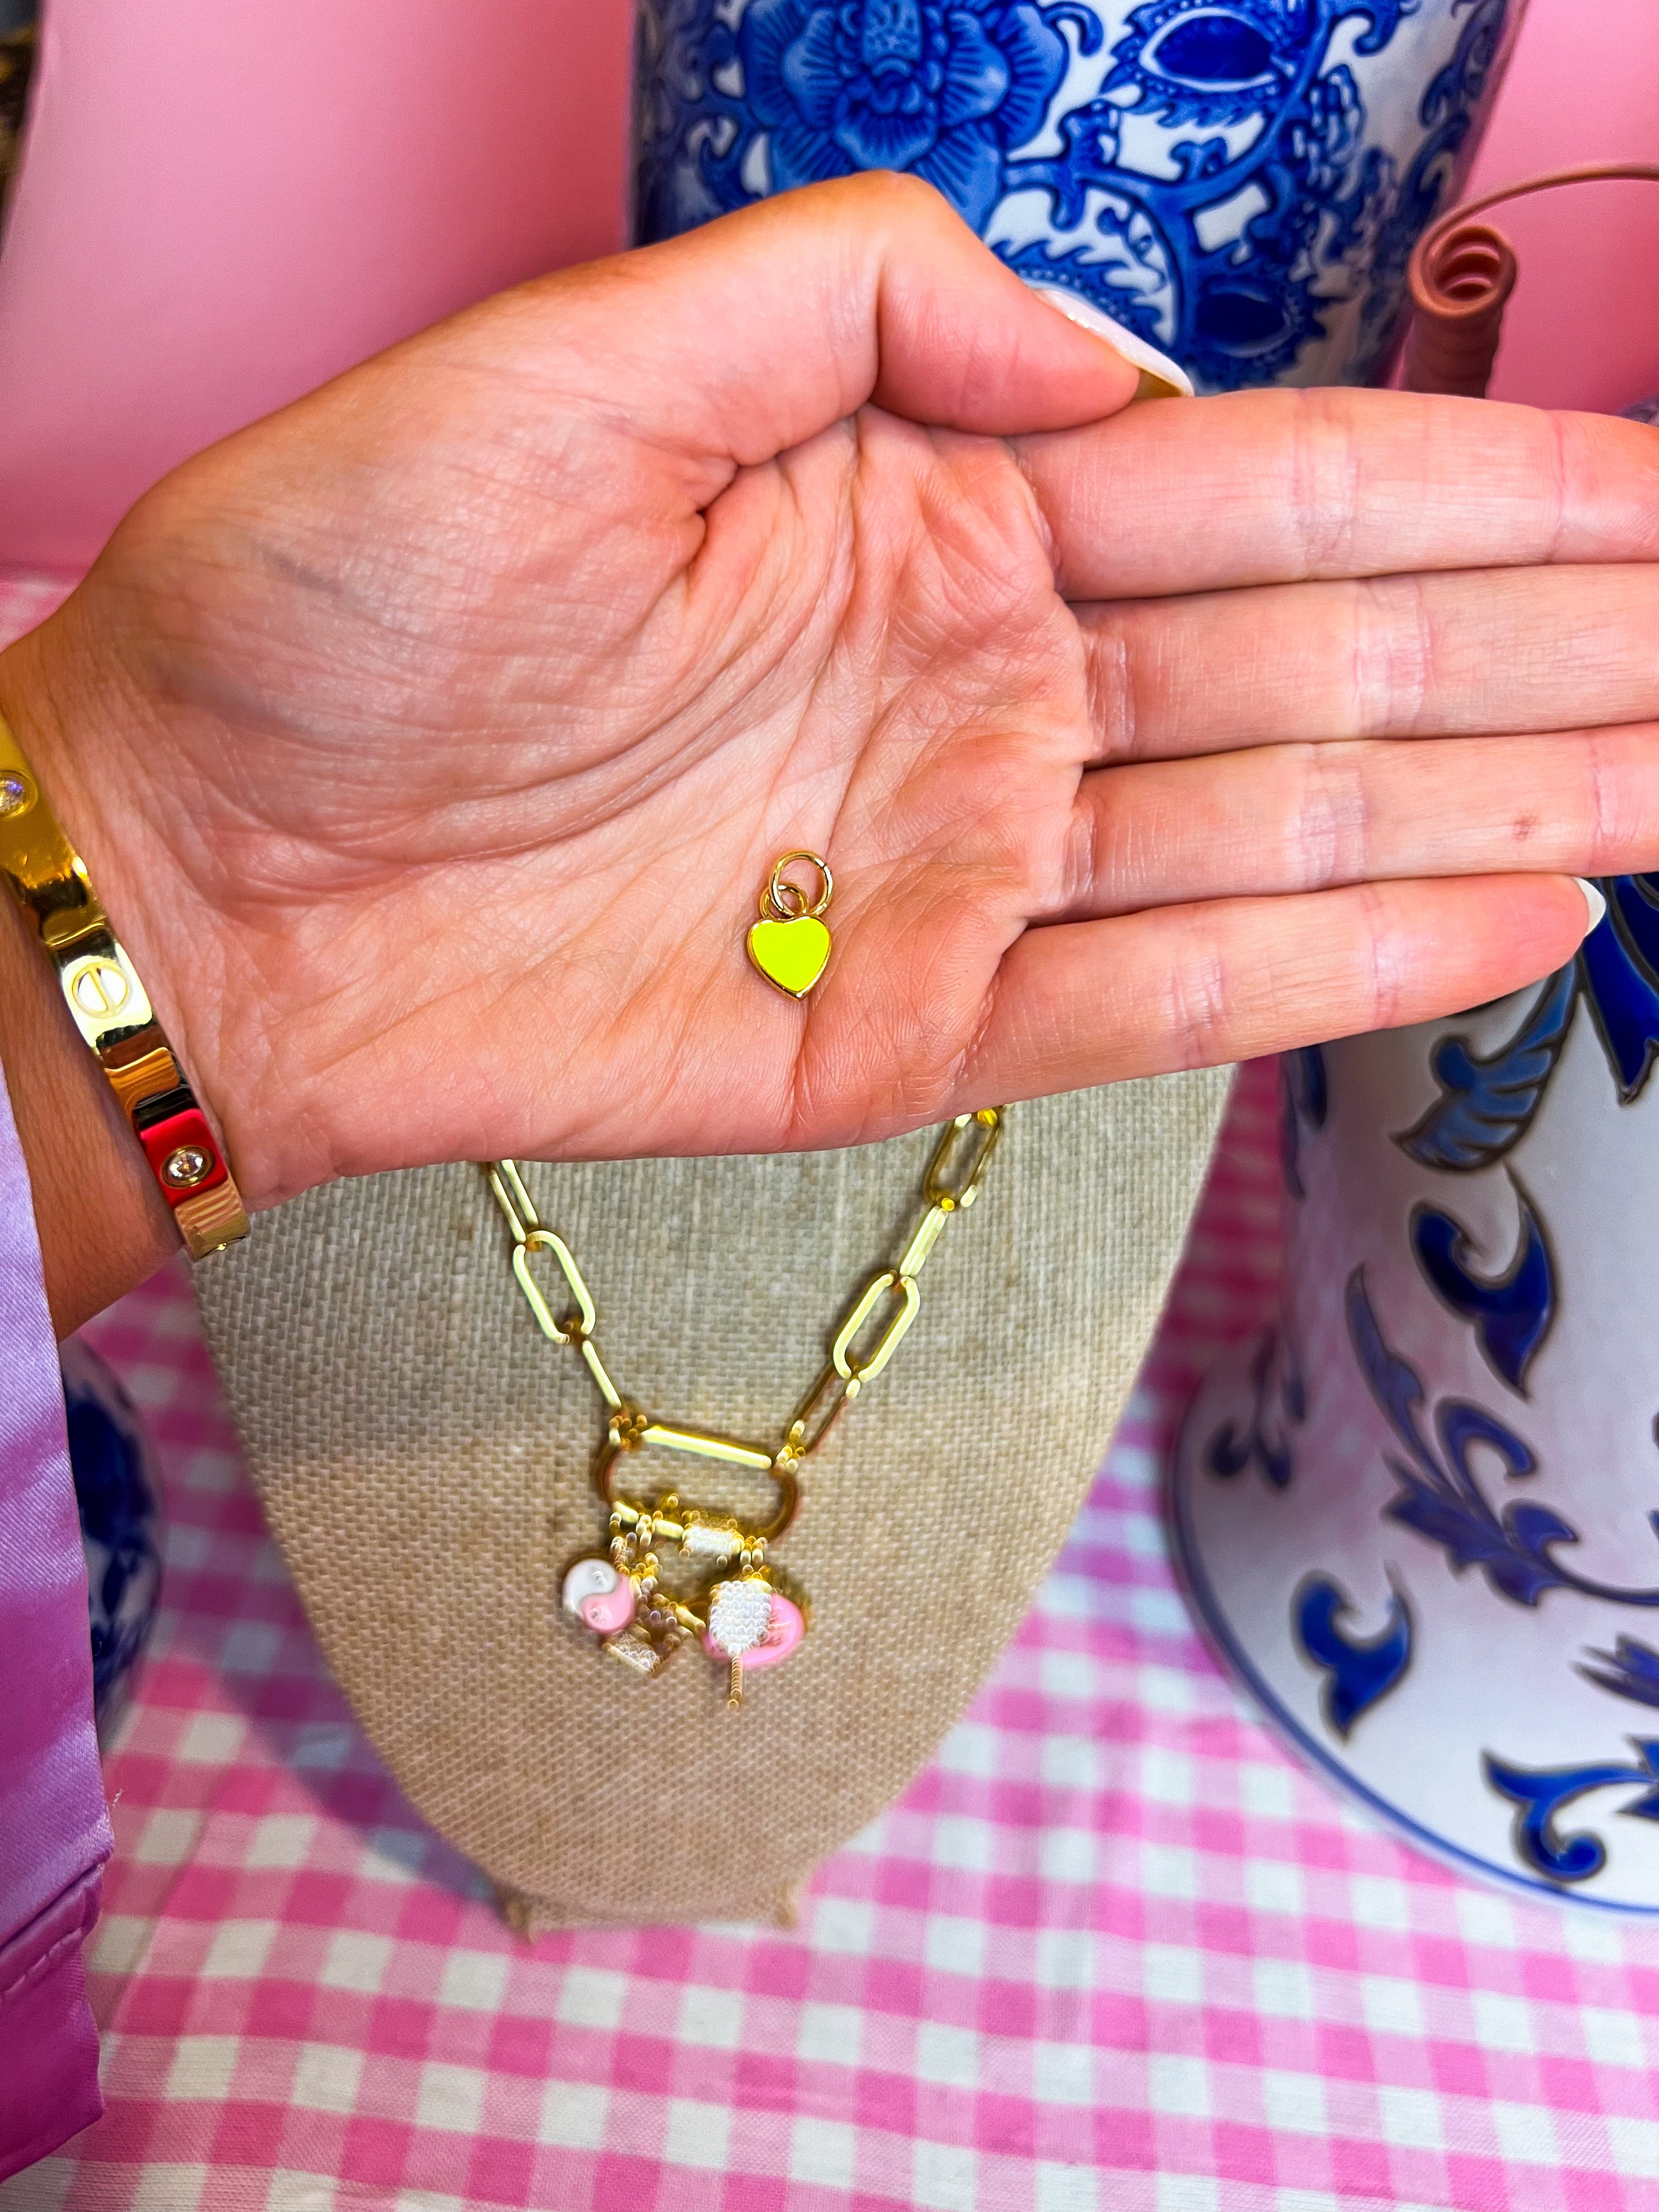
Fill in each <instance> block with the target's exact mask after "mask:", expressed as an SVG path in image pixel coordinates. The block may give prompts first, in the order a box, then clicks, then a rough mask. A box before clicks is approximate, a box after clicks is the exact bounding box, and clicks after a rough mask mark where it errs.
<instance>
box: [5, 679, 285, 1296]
mask: <svg viewBox="0 0 1659 2212" xmlns="http://www.w3.org/2000/svg"><path fill="white" fill-rule="evenodd" d="M0 873H3V874H4V876H5V878H6V880H7V881H8V882H9V884H10V885H11V887H12V890H14V891H15V894H16V896H17V903H18V905H19V906H20V907H21V908H22V910H23V913H24V915H25V916H26V917H27V920H28V921H30V922H31V923H32V924H33V927H34V930H35V933H36V934H37V935H38V936H39V938H40V943H41V945H42V946H43V948H44V949H45V951H46V957H47V958H48V959H49V960H50V961H51V962H52V966H53V967H54V968H55V969H57V971H58V983H59V985H60V987H61V988H62V990H63V994H64V1004H65V1005H66V1006H68V1008H69V1010H70V1017H71V1018H72V1019H73V1021H74V1023H75V1026H76V1029H78V1030H80V1032H81V1035H82V1036H83V1037H84V1038H85V1039H86V1042H87V1043H88V1045H89V1046H90V1048H91V1049H92V1051H93V1053H94V1054H95V1055H96V1057H97V1060H98V1062H99V1065H100V1066H101V1067H102V1069H103V1071H104V1073H105V1074H106V1076H107V1077H108V1078H109V1082H110V1087H111V1089H112V1091H114V1093H115V1095H116V1097H117V1098H118V1099H119V1101H120V1103H121V1110H122V1112H123V1113H124V1114H125V1115H126V1117H127V1120H128V1121H129V1122H130V1123H131V1127H132V1133H133V1134H134V1136H136V1137H137V1139H138V1143H139V1146H140V1147H141V1149H142V1150H143V1154H144V1158H145V1159H146V1160H147V1161H148V1163H149V1170H150V1173H151V1174H152V1175H153V1176H155V1182H156V1187H157V1188H158V1189H159V1190H160V1191H161V1195H162V1197H163V1198H164V1199H166V1200H167V1205H168V1206H170V1207H171V1209H172V1212H173V1219H174V1220H175V1221H176V1222H177V1223H178V1225H179V1235H180V1236H181V1237H183V1238H184V1240H185V1249H186V1250H187V1251H188V1252H189V1254H190V1256H191V1259H192V1260H203V1259H205V1258H206V1257H207V1255H208V1254H209V1253H210V1252H220V1251H222V1250H223V1249H224V1248H225V1246H226V1245H227V1244H234V1243H235V1242H236V1241H237V1239H238V1238H239V1237H246V1235H247V1213H246V1209H245V1208H244V1206H243V1205H242V1197H241V1193H240V1191H239V1190H238V1189H237V1188H236V1184H235V1181H234V1178H233V1176H232V1175H231V1172H230V1166H229V1163H228V1161H227V1160H226V1158H225V1155H224V1150H223V1147H222V1146H221V1144H220V1142H219V1139H217V1137H216V1136H215V1134H214V1133H213V1131H212V1129H211V1128H210V1127H209V1126H208V1120H207V1116H206V1115H204V1113H203V1111H202V1109H201V1106H200V1104H199V1103H198V1102H197V1097H196V1094H195V1092H194V1091H192V1090H191V1087H190V1084H189V1082H188V1080H187V1079H186V1078H185V1074H184V1072H183V1070H182V1069H181V1068H180V1067H179V1062H178V1060H176V1059H175V1058H174V1056H173V1048H172V1046H171V1045H170V1044H169V1043H168V1042H167V1036H166V1035H165V1033H164V1032H163V1030H162V1028H161V1024H160V1023H159V1022H158V1021H157V1020H156V1018H155V1013H154V1012H153V1010H152V1009H151V1006H150V1003H149V994H148V993H147V992H146V990H145V989H144V987H143V983H141V982H140V981H139V980H138V973H137V969H135V968H134V966H133V964H132V963H131V960H130V959H129V958H128V957H127V954H126V952H125V949H124V947H123V946H122V945H121V944H120V941H119V940H118V938H117V937H116V935H115V933H114V931H113V930H112V928H111V927H110V926H109V916H108V915H106V913H105V912H104V909H103V908H102V906H101V905H100V903H99V901H98V896H97V893H96V892H95V891H94V890H93V888H92V884H91V883H90V881H89V880H88V875H87V870H86V863H85V862H84V861H83V860H82V858H81V856H80V854H78V853H77V852H76V849H75V848H74V847H73V846H72V845H71V844H70V842H69V839H68V838H67V837H66V836H64V833H63V830H62V829H60V828H59V827H58V822H57V819H56V817H54V816H53V814H52V809H51V807H50V806H48V805H47V804H46V799H45V798H44V796H43V795H42V793H41V790H40V785H39V783H38V782H37V781H35V777H34V772H33V769H31V768H30V766H29V764H28V763H27V761H26V760H25V759H24V758H23V756H22V754H21V751H20V750H18V745H17V740H16V739H15V738H14V737H13V735H12V733H11V731H10V729H9V727H8V726H7V724H6V721H5V720H4V718H3V716H0Z"/></svg>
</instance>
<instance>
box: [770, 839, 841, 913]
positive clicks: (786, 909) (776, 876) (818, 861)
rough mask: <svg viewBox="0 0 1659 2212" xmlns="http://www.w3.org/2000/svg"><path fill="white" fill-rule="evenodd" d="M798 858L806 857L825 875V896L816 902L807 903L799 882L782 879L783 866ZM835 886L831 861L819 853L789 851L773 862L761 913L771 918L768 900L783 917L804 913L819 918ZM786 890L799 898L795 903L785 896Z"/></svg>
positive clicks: (772, 907)
mask: <svg viewBox="0 0 1659 2212" xmlns="http://www.w3.org/2000/svg"><path fill="white" fill-rule="evenodd" d="M797 860H804V861H805V863H806V865H807V866H808V867H809V868H816V869H817V872H818V873H819V875H820V876H821V877H822V878H823V896H821V897H820V898H819V899H818V901H817V904H816V905H813V906H808V905H807V903H806V894H805V891H804V890H801V888H800V886H799V884H787V883H785V882H784V880H783V872H784V870H785V869H786V868H787V867H789V866H793V863H794V862H795V861H797ZM835 888H836V879H835V878H834V877H833V876H832V875H831V874H830V872H829V862H828V861H827V860H824V859H823V858H822V857H821V856H820V855H819V854H817V853H807V852H799V853H786V854H784V855H783V857H782V858H781V860H775V861H774V862H773V863H772V872H771V874H770V875H769V877H768V878H767V879H766V890H765V891H764V893H763V896H762V900H761V913H762V917H763V919H766V918H768V917H767V907H768V904H770V907H771V913H772V915H774V916H775V917H776V919H778V920H779V921H799V919H800V917H801V915H804V914H810V915H811V916H812V917H813V919H814V920H815V921H816V920H817V917H818V916H819V915H822V914H823V913H824V912H825V910H826V909H827V908H828V907H829V900H830V896H831V895H832V894H833V892H834V890H835ZM786 892H787V893H788V894H789V895H790V896H791V897H793V899H794V900H795V901H796V903H795V904H794V905H793V906H792V905H790V904H789V902H788V900H787V899H786V897H785V896H784V894H785V893H786Z"/></svg>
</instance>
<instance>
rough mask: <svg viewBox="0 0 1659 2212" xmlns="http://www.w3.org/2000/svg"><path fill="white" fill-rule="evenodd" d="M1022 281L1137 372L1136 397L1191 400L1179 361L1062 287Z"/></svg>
mask: <svg viewBox="0 0 1659 2212" xmlns="http://www.w3.org/2000/svg"><path fill="white" fill-rule="evenodd" d="M1025 282H1026V283H1028V284H1029V285H1030V288H1031V289H1032V290H1033V291H1034V292H1035V293H1036V295H1037V297H1038V299H1040V300H1046V301H1048V305H1049V306H1050V307H1054V308H1055V309H1057V310H1058V311H1059V313H1060V314H1062V315H1064V316H1065V318H1066V321H1067V322H1068V323H1075V324H1076V325H1077V326H1078V328H1079V330H1085V331H1092V332H1093V333H1094V335H1095V337H1097V338H1099V339H1101V340H1102V341H1103V343H1105V344H1107V345H1109V346H1110V348H1111V349H1112V351H1113V352H1114V353H1115V354H1116V355H1117V356H1119V358H1120V359H1121V360H1123V361H1127V362H1128V363H1129V365H1130V366H1131V368H1138V369H1139V371H1140V375H1141V389H1140V391H1139V392H1138V393H1137V394H1136V397H1137V398H1142V399H1150V398H1155V397H1156V398H1170V399H1190V398H1192V396H1193V380H1192V379H1191V377H1190V376H1188V374H1187V372H1186V370H1185V369H1184V368H1182V366H1181V364H1180V362H1176V361H1171V360H1170V356H1169V355H1168V354H1167V353H1160V352H1159V351H1158V348H1157V347H1156V346H1155V345H1148V344H1147V343H1146V339H1145V338H1143V337H1136V335H1135V333H1134V332H1133V331H1126V330H1125V329H1124V327H1123V325H1122V324H1121V323H1115V322H1114V321H1113V320H1112V319H1111V317H1110V316H1109V315H1106V314H1103V313H1101V311H1100V309H1099V308H1098V307H1096V305H1095V303H1094V301H1092V300H1085V299H1082V298H1080V297H1079V295H1078V294H1077V293H1075V292H1073V290H1071V289H1070V288H1069V287H1068V286H1066V285H1065V284H1044V283H1041V282H1039V280H1038V279H1037V278H1036V277H1035V276H1028V277H1027V278H1026V279H1025Z"/></svg>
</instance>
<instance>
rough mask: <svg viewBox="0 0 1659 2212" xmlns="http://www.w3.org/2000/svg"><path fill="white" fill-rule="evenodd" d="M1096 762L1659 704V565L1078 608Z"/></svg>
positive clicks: (1654, 708)
mask: <svg viewBox="0 0 1659 2212" xmlns="http://www.w3.org/2000/svg"><path fill="white" fill-rule="evenodd" d="M1074 612H1075V614H1076V617H1077V620H1078V623H1079V627H1080V629H1081V630H1082V634H1083V641H1084V650H1085V663H1086V666H1087V671H1088V678H1089V689H1090V699H1091V720H1092V723H1093V729H1094V747H1095V750H1094V753H1093V758H1094V759H1095V760H1097V761H1103V762H1111V761H1121V760H1167V759H1173V758H1176V757H1180V756H1182V755H1184V754H1191V753H1215V752H1229V751H1233V750H1238V749H1241V748H1243V747H1246V746H1250V745H1265V744H1283V743H1286V742H1291V741H1296V740H1298V739H1304V738H1306V739H1328V738H1401V737H1438V736H1455V735H1458V734H1460V733H1463V732H1494V733H1496V732H1511V731H1512V732H1521V731H1528V730H1551V729H1565V728H1575V729H1577V728H1591V727H1595V726H1601V725H1607V724H1612V723H1620V722H1636V721H1644V720H1649V719H1650V718H1652V717H1659V646H1656V642H1655V641H1656V639H1659V566H1654V567H1648V566H1638V565H1631V566H1620V567H1616V568H1565V567H1564V568H1494V569H1478V570H1463V571H1455V572H1452V573H1450V574H1431V575H1415V576H1381V577H1373V578H1368V579H1364V580H1359V581H1345V582H1331V583H1310V584H1284V585H1259V586H1255V587H1253V588H1250V589H1247V590H1243V591H1231V592H1202V593H1198V594H1194V596H1193V597H1191V598H1187V599H1128V600H1118V601H1112V602H1106V603H1097V604H1094V605H1082V606H1079V607H1077V608H1076V609H1075V610H1074Z"/></svg>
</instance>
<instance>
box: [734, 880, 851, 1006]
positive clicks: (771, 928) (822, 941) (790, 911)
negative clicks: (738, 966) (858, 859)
mask: <svg viewBox="0 0 1659 2212" xmlns="http://www.w3.org/2000/svg"><path fill="white" fill-rule="evenodd" d="M797 860H802V861H805V863H806V865H807V866H809V867H813V868H816V869H817V872H818V873H819V875H820V876H821V877H822V878H823V890H822V891H821V893H820V894H819V896H818V897H817V899H816V900H815V901H814V902H813V903H812V904H811V906H809V905H808V904H807V902H806V894H805V891H804V890H801V888H800V886H799V884H792V883H788V882H787V881H786V880H785V878H784V873H783V872H784V870H785V869H786V868H787V867H789V866H792V865H793V862H795V861H797ZM833 890H835V884H834V881H833V879H832V878H831V877H830V873H829V867H828V866H827V865H826V864H825V863H824V862H823V860H820V859H819V858H818V856H817V854H816V853H786V854H784V855H783V857H782V858H781V860H777V861H775V863H774V865H773V868H772V872H771V874H770V875H769V877H768V878H767V879H766V889H765V890H763V892H762V893H761V896H760V920H759V921H757V922H754V923H752V924H751V925H750V931H749V957H750V960H751V961H752V963H754V965H755V967H756V968H757V969H758V970H759V972H760V973H761V974H762V975H764V976H765V978H766V980H767V981H768V982H769V983H770V984H771V985H772V987H773V988H774V989H775V990H778V991H785V992H787V994H788V995H789V996H790V997H791V998H792V999H804V998H805V996H806V994H807V993H808V992H809V991H810V990H811V987H812V986H813V984H814V983H816V982H817V980H818V978H819V976H820V975H823V970H824V966H825V963H827V961H828V960H829V945H830V938H829V930H828V929H827V928H826V927H824V924H823V921H821V920H820V919H819V917H820V915H823V912H824V910H825V909H826V908H827V907H828V906H829V899H830V894H831V893H832V892H833Z"/></svg>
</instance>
